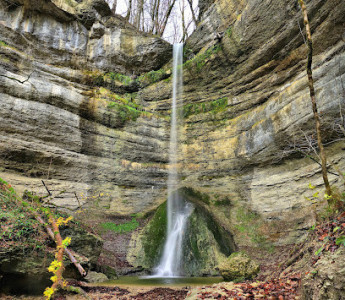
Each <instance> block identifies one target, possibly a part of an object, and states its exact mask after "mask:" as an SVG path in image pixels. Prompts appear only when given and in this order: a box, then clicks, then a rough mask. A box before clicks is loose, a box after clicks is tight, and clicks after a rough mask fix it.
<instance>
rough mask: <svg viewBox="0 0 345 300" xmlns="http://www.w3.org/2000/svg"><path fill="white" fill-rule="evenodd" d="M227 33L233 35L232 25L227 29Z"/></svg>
mask: <svg viewBox="0 0 345 300" xmlns="http://www.w3.org/2000/svg"><path fill="white" fill-rule="evenodd" d="M225 34H226V35H227V36H228V37H231V35H232V25H231V26H229V27H228V29H227V30H225Z"/></svg>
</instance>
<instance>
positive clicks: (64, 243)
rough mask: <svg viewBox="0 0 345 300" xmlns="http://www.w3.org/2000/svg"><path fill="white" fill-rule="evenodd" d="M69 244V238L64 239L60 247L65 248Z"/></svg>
mask: <svg viewBox="0 0 345 300" xmlns="http://www.w3.org/2000/svg"><path fill="white" fill-rule="evenodd" d="M70 243H71V238H70V237H66V238H65V239H64V240H63V241H62V246H63V247H64V248H66V247H67V246H68V245H69V244H70Z"/></svg>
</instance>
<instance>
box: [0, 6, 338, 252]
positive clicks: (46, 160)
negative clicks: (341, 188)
mask: <svg viewBox="0 0 345 300" xmlns="http://www.w3.org/2000/svg"><path fill="white" fill-rule="evenodd" d="M54 3H55V4H56V5H57V6H56V5H55V6H53V7H54V10H57V11H59V13H60V15H61V16H60V17H59V18H58V17H52V16H51V15H49V14H47V13H45V12H44V11H39V10H37V9H36V10H34V11H30V14H29V15H28V14H27V12H26V11H25V10H24V8H23V6H20V4H18V5H19V6H16V7H11V8H10V9H8V8H7V6H8V5H7V4H6V2H1V12H0V17H1V22H0V26H1V30H0V32H1V36H0V39H1V41H3V42H4V43H2V44H1V48H0V50H1V53H0V55H1V56H0V67H1V76H0V93H1V104H2V109H1V111H0V118H1V123H0V124H1V125H0V126H1V127H0V129H1V131H0V139H1V144H0V161H1V165H2V168H1V170H0V177H4V178H5V179H6V180H7V181H9V182H11V183H12V184H13V185H14V186H16V187H17V189H18V188H19V189H21V190H24V189H30V190H35V191H37V192H39V193H42V194H45V193H46V191H45V188H44V186H43V185H42V183H41V179H43V180H44V181H45V183H46V184H47V186H48V187H49V188H50V189H51V190H53V191H55V192H59V191H62V190H66V191H67V192H66V193H64V194H62V195H61V196H60V197H61V198H59V199H56V203H57V204H58V205H61V206H65V207H69V208H72V209H75V208H77V207H78V205H79V203H78V200H79V202H81V204H82V205H88V206H89V207H93V208H96V209H98V210H104V212H105V213H109V214H131V213H138V212H146V211H149V210H152V209H155V208H156V207H157V206H158V205H159V204H160V203H162V202H163V201H164V200H165V197H166V190H165V178H166V174H167V161H168V157H167V152H168V151H167V149H168V145H167V143H168V138H169V120H168V118H167V116H168V115H169V110H170V101H171V82H170V79H169V74H170V72H169V70H168V68H169V65H166V66H165V67H164V72H165V73H164V74H165V75H164V76H162V77H160V78H158V79H155V80H153V81H154V83H152V82H148V83H145V84H139V85H137V84H136V83H135V82H136V81H135V78H134V77H132V79H129V81H130V83H128V82H127V83H124V82H120V81H119V80H114V81H112V82H113V83H112V85H111V88H110V87H109V86H107V85H106V84H104V82H103V83H102V84H98V83H97V84H95V82H94V81H93V79H94V78H96V77H97V76H96V75H95V74H96V73H97V72H101V73H102V72H103V73H104V72H116V73H123V74H127V75H131V74H133V72H134V73H135V74H140V73H143V72H147V71H150V70H153V69H158V68H160V67H161V66H162V65H163V64H165V63H167V62H168V60H169V57H170V55H171V47H170V45H168V44H166V43H164V42H163V41H161V40H159V39H158V38H154V37H150V36H145V35H142V34H139V33H137V32H135V31H134V30H133V29H131V28H130V26H128V25H126V26H127V27H128V28H126V26H125V25H124V23H123V20H121V19H119V18H115V17H112V16H110V15H109V14H108V13H107V11H106V10H105V12H102V10H99V11H97V10H96V9H91V11H93V12H94V16H95V18H94V20H93V21H92V22H90V23H85V20H83V19H82V18H81V17H80V16H79V15H78V7H76V6H74V7H72V8H66V7H65V5H63V3H60V2H58V1H54ZM51 5H53V4H51ZM58 6H59V7H60V8H58ZM92 7H94V6H92ZM96 7H97V6H96ZM100 11H101V12H102V13H100ZM308 11H309V14H310V19H311V24H312V31H313V38H314V49H315V52H314V76H315V87H316V91H317V99H318V105H319V109H320V111H321V112H322V116H323V120H324V125H325V127H324V138H325V141H326V142H327V143H329V145H328V146H327V147H326V151H327V153H328V155H329V162H330V163H331V164H335V165H337V166H338V167H339V168H340V169H341V170H344V169H345V159H344V155H343V151H344V147H345V146H344V143H343V141H338V142H335V141H336V140H338V139H340V138H343V136H341V135H339V134H338V133H337V131H336V130H333V129H334V128H338V125H343V126H344V124H341V123H340V122H343V120H342V119H341V118H340V117H339V116H340V115H342V114H343V113H344V108H345V94H344V86H345V64H344V61H345V46H344V41H345V36H344V34H345V30H344V28H345V25H344V18H343V15H344V13H345V5H344V3H343V1H342V0H330V1H327V2H325V1H321V0H315V1H312V2H311V3H310V4H309V5H308ZM78 16H79V17H78ZM300 28H301V29H300ZM300 30H303V23H302V18H301V13H300V10H299V7H298V5H297V2H296V1H294V0H281V1H258V0H250V1H235V0H234V1H230V2H229V1H225V0H218V1H215V3H214V4H212V5H211V6H210V7H209V9H208V10H206V11H205V12H204V14H203V19H202V20H201V22H200V24H199V26H198V28H197V30H196V31H195V33H194V34H193V35H192V36H191V37H190V39H189V40H188V42H187V44H186V55H188V56H189V57H190V58H191V57H193V56H194V57H193V58H192V59H190V60H189V61H187V62H186V63H185V65H184V85H185V87H184V96H183V103H182V102H181V103H180V107H181V110H182V111H183V114H184V116H185V126H184V133H185V135H184V138H183V143H182V146H181V149H182V151H181V160H182V162H183V177H182V178H183V181H182V183H181V185H182V186H186V187H191V188H193V190H195V191H196V192H197V193H200V195H207V199H208V200H207V201H206V202H205V201H204V202H203V201H202V199H201V200H200V205H202V206H203V207H205V209H207V210H208V211H209V213H210V214H211V215H212V216H213V218H214V219H215V220H216V221H217V222H218V223H219V224H220V225H221V226H222V227H223V228H225V229H226V230H227V231H228V232H232V233H233V234H234V239H235V243H236V244H237V245H239V246H245V245H260V246H266V245H267V243H274V244H286V243H291V242H295V241H297V240H298V239H300V238H301V237H302V236H303V234H304V232H305V229H307V228H308V227H310V226H311V225H312V222H313V210H314V205H313V204H312V203H311V202H310V201H308V200H306V198H305V197H310V196H311V194H312V192H311V191H310V190H309V189H308V184H309V183H312V184H313V185H316V186H317V188H318V189H319V190H320V192H321V194H322V181H321V180H322V179H321V176H320V168H319V166H318V165H317V164H316V163H315V162H313V161H312V160H310V159H309V158H304V157H303V156H302V155H300V154H299V153H298V152H296V151H292V150H293V148H294V144H298V145H300V144H306V142H305V135H307V136H308V135H311V133H312V132H313V126H314V125H313V120H312V110H311V105H310V102H309V101H310V100H309V94H308V93H309V91H308V87H307V79H306V74H305V66H304V65H305V57H306V46H305V45H304V43H303V36H302V35H301V33H300ZM215 32H218V33H220V36H222V38H219V39H217V38H216V37H215V34H214V33H215ZM215 38H216V39H215ZM90 74H91V75H90ZM90 78H91V79H92V78H93V79H92V80H91V81H90ZM97 78H98V77H97ZM163 78H164V80H160V79H163ZM99 85H104V86H105V87H103V89H102V88H100V87H99ZM105 88H107V89H105ZM110 90H111V91H110ZM116 97H120V98H121V99H122V98H123V99H124V98H126V99H127V100H126V101H132V102H133V101H134V102H135V103H136V105H137V106H136V107H137V109H136V110H137V111H138V112H135V115H134V116H131V115H130V116H129V117H128V116H127V115H125V116H123V112H124V111H123V110H119V109H118V107H117V106H115V108H116V107H117V109H115V108H114V106H113V102H114V101H113V100H114V99H115V100H116V99H117V98H116ZM128 99H130V100H128ZM116 105H117V104H116ZM121 107H122V106H121ZM125 108H126V107H125ZM121 109H124V108H123V107H122V108H121ZM126 109H127V110H128V111H130V110H129V109H128V108H126ZM128 111H127V112H128ZM331 142H333V143H331ZM330 180H331V182H332V184H334V185H337V184H339V183H338V177H337V176H336V175H332V174H331V175H330ZM74 192H76V193H77V196H78V197H76V196H75V195H74ZM202 197H204V196H202ZM202 197H201V198H202ZM315 209H319V208H317V207H316V208H315Z"/></svg>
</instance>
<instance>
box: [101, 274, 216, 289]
mask: <svg viewBox="0 0 345 300" xmlns="http://www.w3.org/2000/svg"><path fill="white" fill-rule="evenodd" d="M222 281H223V278H222V277H171V278H157V277H135V276H125V277H120V278H119V279H116V280H108V281H106V282H102V283H99V284H97V285H102V286H153V287H155V286H157V287H160V286H198V285H211V284H214V283H219V282H222Z"/></svg>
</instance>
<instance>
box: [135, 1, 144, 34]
mask: <svg viewBox="0 0 345 300" xmlns="http://www.w3.org/2000/svg"><path fill="white" fill-rule="evenodd" d="M137 4H138V7H137V13H136V15H135V18H134V23H133V25H134V26H135V27H136V28H137V29H138V30H140V20H141V13H142V11H143V6H144V0H138V2H137Z"/></svg>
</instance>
